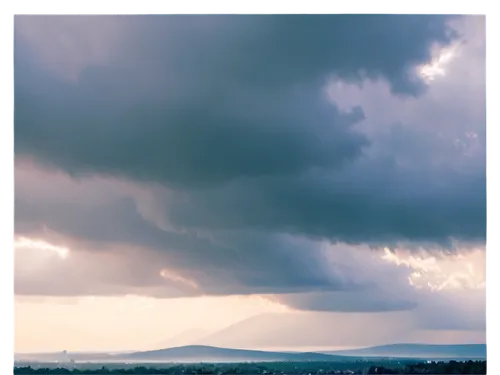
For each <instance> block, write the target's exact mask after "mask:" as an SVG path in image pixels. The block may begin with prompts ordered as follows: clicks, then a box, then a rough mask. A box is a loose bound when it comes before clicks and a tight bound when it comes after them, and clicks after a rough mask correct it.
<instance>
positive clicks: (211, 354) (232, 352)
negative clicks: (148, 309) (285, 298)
mask: <svg viewBox="0 0 500 375" xmlns="http://www.w3.org/2000/svg"><path fill="white" fill-rule="evenodd" d="M119 357H120V359H123V360H127V361H162V362H268V361H296V362H300V361H304V362H305V361H345V360H348V361H349V360H352V358H349V357H343V356H338V355H330V354H324V353H283V352H267V351H260V350H244V349H226V348H217V347H213V346H203V345H191V346H182V347H177V348H169V349H161V350H149V351H142V352H135V353H130V354H126V355H121V356H119Z"/></svg>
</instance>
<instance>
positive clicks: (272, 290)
mask: <svg viewBox="0 0 500 375" xmlns="http://www.w3.org/2000/svg"><path fill="white" fill-rule="evenodd" d="M111 19H113V23H116V25H117V27H118V30H119V31H120V38H118V40H115V39H113V41H112V43H111V42H110V44H109V45H104V44H103V45H101V46H100V47H99V49H98V50H97V52H99V53H98V54H97V55H96V51H95V50H93V49H92V48H91V47H92V45H95V44H96V43H99V42H103V41H108V38H107V37H108V36H109V35H108V34H103V35H102V38H97V39H95V38H90V39H89V38H88V34H89V30H88V28H86V27H83V28H75V30H72V31H71V33H70V32H69V31H68V30H69V29H71V27H69V26H68V24H71V23H72V21H71V18H65V19H64V20H65V22H66V24H65V26H68V29H66V28H63V29H61V30H62V31H61V30H59V29H58V22H60V20H61V19H60V18H47V19H42V18H37V19H36V22H35V21H34V20H35V19H33V18H21V20H22V22H19V18H18V19H17V20H16V50H15V68H16V71H15V151H16V159H17V160H18V161H22V160H24V159H27V158H31V159H33V160H34V161H35V163H36V164H37V165H38V166H40V165H43V166H49V167H50V169H51V170H52V171H54V170H62V171H64V172H65V173H68V174H69V175H70V176H72V177H73V178H74V179H73V180H71V179H69V178H68V177H67V176H66V177H63V178H59V177H58V178H56V177H54V175H53V174H52V173H53V172H51V173H48V174H47V175H45V176H43V177H40V176H39V177H36V178H33V179H32V180H30V179H26V180H23V178H24V177H25V176H24V175H23V172H22V168H20V167H19V168H18V166H17V165H16V201H15V208H16V233H17V234H20V235H28V236H35V237H36V236H37V235H38V236H41V237H44V236H45V237H46V236H47V233H46V232H45V230H46V229H47V228H48V229H49V230H51V231H54V232H55V233H57V234H58V235H60V236H61V237H62V238H63V239H65V240H67V241H69V242H70V243H71V248H72V249H73V250H74V251H76V252H80V253H89V254H90V253H92V254H105V253H108V252H112V253H113V254H114V256H116V257H119V256H120V252H119V249H120V248H122V247H124V246H132V247H134V248H135V249H136V251H137V252H139V253H140V254H142V257H143V258H144V259H143V261H144V264H143V266H142V268H141V267H139V269H138V272H134V271H133V270H132V271H131V272H129V273H125V274H123V275H122V274H120V275H119V276H116V278H115V279H113V280H114V281H109V280H108V278H107V277H104V276H105V273H104V271H103V274H99V277H102V278H103V279H104V280H106V285H107V286H105V287H103V288H100V287H99V285H98V283H97V284H92V286H89V287H84V286H82V285H76V286H72V285H71V284H66V285H61V286H60V287H62V288H61V289H58V290H60V294H68V295H70V294H72V293H75V294H86V293H99V290H101V292H102V293H104V294H109V293H122V292H123V291H124V290H126V289H127V288H129V290H134V291H138V293H143V294H150V295H155V296H163V297H165V296H175V295H179V290H180V291H181V293H180V294H187V295H199V294H204V293H206V294H237V293H242V294H245V293H266V294H270V295H279V299H280V301H282V302H283V303H286V304H288V305H290V306H293V307H295V308H298V309H304V310H308V309H311V310H321V311H323V310H325V311H326V310H334V311H384V310H400V309H410V308H413V307H415V303H416V301H417V300H416V299H414V298H413V296H412V295H409V294H407V292H408V288H402V289H401V290H397V291H391V293H388V292H387V290H386V289H383V290H380V288H378V286H379V284H377V281H374V280H376V279H377V280H378V273H377V272H375V273H373V272H371V273H369V272H368V271H367V269H365V268H359V267H353V266H352V264H353V259H352V258H349V257H345V258H344V256H343V255H342V254H343V253H342V252H340V253H338V254H337V255H335V256H333V258H332V259H333V261H329V260H328V259H329V257H328V256H327V255H325V251H324V249H323V248H322V244H323V242H321V241H323V240H326V241H327V242H343V243H350V244H360V243H367V244H369V245H373V246H375V247H378V246H385V245H393V244H395V243H397V242H405V243H406V244H409V243H410V244H411V243H419V244H420V243H427V244H432V246H434V247H442V246H446V245H448V244H449V241H450V240H451V239H454V240H459V241H464V242H474V241H478V242H480V243H484V240H485V231H486V187H485V168H484V166H485V153H484V152H482V151H483V148H482V147H483V146H484V145H483V144H480V148H481V150H480V152H478V153H476V154H475V155H474V158H473V162H469V161H470V158H468V157H466V156H465V154H464V150H463V149H462V148H460V147H458V148H457V147H455V146H453V141H454V140H453V139H441V138H438V139H436V138H433V137H434V136H435V133H433V132H428V131H427V130H424V129H421V128H420V124H419V123H418V120H417V122H416V123H415V124H410V125H411V126H410V127H409V126H406V125H407V124H402V125H394V126H393V125H392V124H385V123H381V124H378V123H377V124H375V126H378V127H381V128H383V129H385V130H386V131H384V132H381V133H378V134H377V136H373V134H371V133H368V132H364V131H362V129H361V127H360V124H361V123H366V122H367V121H368V122H369V121H371V119H370V118H366V117H365V113H364V110H363V107H360V106H355V107H354V108H350V109H349V110H341V109H339V108H338V107H337V106H336V105H335V104H332V103H331V102H329V100H328V98H327V96H326V93H325V84H326V83H327V81H328V80H329V79H332V78H333V79H336V80H341V81H342V82H350V83H357V84H363V83H366V82H367V81H368V80H375V81H377V82H380V81H383V82H386V83H387V84H388V85H389V87H390V90H391V95H394V96H397V97H398V98H400V99H401V100H406V99H408V98H411V100H416V99H415V97H419V95H425V89H426V87H425V85H424V83H423V82H422V81H421V80H420V79H419V78H418V77H417V75H416V73H415V67H416V66H417V65H419V64H422V63H424V62H426V61H428V60H429V58H430V47H431V45H432V44H434V43H441V44H447V43H449V42H450V41H451V40H452V34H453V33H452V32H451V31H450V29H449V28H448V26H447V21H448V20H449V17H441V16H314V17H313V16H258V17H248V16H242V17H239V16H237V17H229V16H220V17H219V16H217V17H208V16H206V17H205V16H192V17H191V16H190V17H184V16H182V17H153V18H139V17H137V18H130V17H118V18H92V20H93V21H92V22H93V25H94V26H95V25H99V24H107V23H108V22H111V21H110V20H111ZM82 24H83V25H84V24H85V23H80V25H82ZM48 25H49V26H50V27H55V29H56V31H58V32H61V33H63V34H65V33H68V35H69V36H68V35H66V34H65V35H66V36H68V38H69V41H70V44H72V45H73V46H74V47H75V48H73V49H71V51H69V52H71V53H69V52H68V51H66V52H68V53H60V52H61V51H60V50H58V51H56V52H58V53H55V52H54V49H53V48H52V47H53V45H52V44H50V43H53V42H54V39H53V38H48V37H47V35H49V34H46V28H47V27H48ZM27 27H28V28H29V27H31V29H30V33H31V34H30V33H26V28H27ZM98 29H99V30H101V31H102V30H107V29H106V28H98ZM33 32H34V34H36V36H37V38H36V39H33V35H34V34H33ZM26 35H28V37H27V36H26ZM30 38H31V39H30ZM33 40H35V45H34V46H33ZM106 43H107V42H106ZM63 44H64V43H63ZM34 47H35V48H34ZM48 47H51V48H48ZM56 47H57V46H56ZM63 47H64V46H63ZM58 48H59V47H58ZM56 50H57V48H56ZM62 51H63V52H64V51H65V50H64V48H63V49H62ZM102 51H105V52H106V53H104V52H102ZM100 53H103V54H104V55H105V57H106V58H104V57H103V58H102V61H101V57H102V56H101V55H100ZM104 55H103V56H104ZM96 56H97V57H96ZM98 57H99V58H98ZM53 63H55V65H54V66H55V67H56V68H55V69H53V68H54V67H53V66H52V65H51V64H53ZM61 66H62V67H68V66H70V67H71V69H70V70H72V69H76V70H77V71H78V72H79V73H80V74H79V79H78V80H77V81H68V80H67V77H65V76H64V74H63V73H65V72H66V70H65V69H62V68H61ZM58 69H59V70H58ZM405 98H406V99H405ZM408 100H410V99H408ZM462 104H463V108H467V105H466V103H462ZM464 112H466V110H465V109H464ZM442 118H443V119H446V116H442ZM426 129H427V128H426ZM480 130H481V129H479V130H478V133H479V134H480V139H481V141H482V140H483V137H482V134H483V133H484V132H483V133H481V131H480ZM23 176H24V177H23ZM43 178H46V179H48V180H47V181H46V182H45V183H41V179H43ZM118 179H120V180H118ZM68 181H72V182H68ZM110 181H111V182H110ZM124 184H129V185H132V186H136V187H134V188H133V189H132V190H130V189H129V188H128V187H127V188H124ZM70 192H72V193H70ZM353 251H356V252H357V251H358V250H353ZM359 252H360V254H362V255H361V258H359V259H357V260H356V262H358V263H364V262H365V261H366V263H367V264H370V266H373V269H375V270H377V271H380V273H383V272H385V271H386V270H387V268H380V267H379V266H378V265H373V264H372V263H370V261H369V260H368V259H369V258H370V256H371V255H370V254H371V252H370V251H369V250H368V249H367V248H365V249H363V250H360V251H359ZM333 253H335V251H334V252H333ZM339 254H340V255H339ZM124 256H125V255H124ZM134 259H135V260H136V261H137V262H140V260H141V256H136V257H135V258H134ZM343 261H345V264H343ZM332 262H333V263H334V264H337V266H334V267H332ZM59 266H60V267H63V268H64V266H63V265H59ZM163 268H167V269H170V270H175V271H176V272H177V273H179V274H180V275H182V276H183V277H185V278H186V279H189V280H194V281H195V282H196V283H197V285H199V289H197V290H195V291H193V290H191V289H189V287H186V286H177V287H178V288H179V289H178V290H177V291H175V290H176V289H175V287H174V289H172V288H170V287H168V288H167V287H165V288H163V285H164V284H163V283H164V282H165V280H163V279H162V278H161V275H160V276H159V274H160V272H161V270H162V269H163ZM88 272H89V271H88V270H87V271H86V272H82V273H81V278H82V280H83V279H84V277H86V276H89V275H91V274H89V273H88ZM363 272H367V273H368V274H369V275H370V277H367V278H362V279H359V278H358V277H357V275H358V274H359V273H363ZM70 273H71V272H70V271H68V270H66V271H64V272H63V273H62V275H66V274H70ZM145 274H148V277H145ZM390 274H391V275H393V276H394V280H397V282H396V281H395V283H396V284H398V285H406V284H407V280H406V277H407V274H408V272H407V271H405V272H399V271H398V272H396V273H390ZM53 275H56V273H53ZM48 280H53V282H52V281H51V282H50V283H48V284H43V283H42V282H41V280H40V279H37V280H36V281H35V282H32V283H31V284H22V283H21V284H18V285H20V286H19V287H17V289H16V292H18V293H22V294H25V293H27V294H30V293H36V294H45V293H46V294H51V293H54V291H53V290H54V288H55V289H57V288H58V287H57V283H56V281H55V280H57V278H56V277H54V278H49V279H48ZM370 280H371V281H370ZM171 282H172V280H170V281H168V283H171ZM144 283H146V285H144ZM168 283H167V284H168ZM405 283H406V284H405ZM108 284H111V286H109V285H108ZM374 284H375V285H376V286H377V287H374V286H373V285H374ZM385 284H387V283H385ZM44 285H45V286H44ZM89 285H90V284H89ZM120 285H126V286H127V287H126V288H124V287H122V286H120ZM168 285H170V284H168ZM174 285H175V282H174ZM377 288H378V289H377ZM348 292H349V293H348ZM350 293H352V294H350ZM398 293H399V294H398ZM410 297H411V298H410Z"/></svg>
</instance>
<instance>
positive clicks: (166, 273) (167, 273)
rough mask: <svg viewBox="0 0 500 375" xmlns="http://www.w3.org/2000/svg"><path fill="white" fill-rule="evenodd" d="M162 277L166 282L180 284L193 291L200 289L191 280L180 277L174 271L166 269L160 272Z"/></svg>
mask: <svg viewBox="0 0 500 375" xmlns="http://www.w3.org/2000/svg"><path fill="white" fill-rule="evenodd" d="M160 276H161V277H163V278H164V279H166V280H170V281H173V282H175V283H180V284H184V285H187V286H189V287H191V288H193V289H198V284H197V283H196V282H195V281H194V280H191V279H188V278H186V277H184V276H182V275H179V274H178V273H177V272H174V271H172V270H168V269H166V268H164V269H162V270H161V271H160Z"/></svg>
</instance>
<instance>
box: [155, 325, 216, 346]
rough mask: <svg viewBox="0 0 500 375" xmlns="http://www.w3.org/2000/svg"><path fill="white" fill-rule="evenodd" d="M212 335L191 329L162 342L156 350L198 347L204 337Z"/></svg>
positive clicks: (204, 331)
mask: <svg viewBox="0 0 500 375" xmlns="http://www.w3.org/2000/svg"><path fill="white" fill-rule="evenodd" d="M209 334H210V332H209V331H206V330H203V329H190V330H187V331H184V332H181V333H180V334H178V335H175V336H173V337H170V338H169V339H167V340H163V341H160V342H159V343H157V344H156V345H154V348H151V349H157V348H174V347H179V346H187V345H197V344H199V341H200V340H201V339H203V338H204V337H206V336H208V335H209Z"/></svg>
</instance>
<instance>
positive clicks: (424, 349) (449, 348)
mask: <svg viewBox="0 0 500 375" xmlns="http://www.w3.org/2000/svg"><path fill="white" fill-rule="evenodd" d="M323 353H325V354H333V355H343V356H357V357H401V358H429V359H431V358H438V359H446V358H449V359H484V358H486V344H464V345H428V344H392V345H381V346H374V347H370V348H363V349H353V350H337V351H328V352H323Z"/></svg>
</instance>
